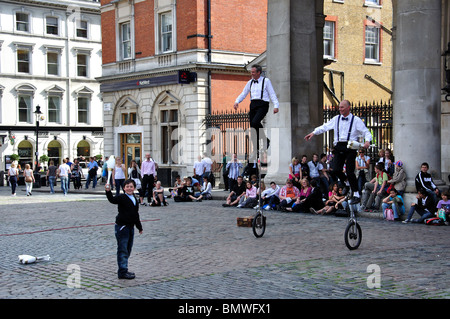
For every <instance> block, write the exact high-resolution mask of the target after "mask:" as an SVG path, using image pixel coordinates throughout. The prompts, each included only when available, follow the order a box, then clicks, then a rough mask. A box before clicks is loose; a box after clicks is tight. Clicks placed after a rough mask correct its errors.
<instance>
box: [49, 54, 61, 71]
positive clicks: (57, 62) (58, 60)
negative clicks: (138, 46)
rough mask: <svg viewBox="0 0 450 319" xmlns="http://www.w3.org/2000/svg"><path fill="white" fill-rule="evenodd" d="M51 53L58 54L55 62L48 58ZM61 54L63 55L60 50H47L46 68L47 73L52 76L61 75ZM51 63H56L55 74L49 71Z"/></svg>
mask: <svg viewBox="0 0 450 319" xmlns="http://www.w3.org/2000/svg"><path fill="white" fill-rule="evenodd" d="M49 54H51V55H53V54H56V63H55V62H53V61H52V62H50V61H49V59H48V58H49ZM60 56H61V54H60V52H58V51H53V50H48V51H47V68H46V70H47V75H50V76H59V75H60V65H61V59H60ZM50 65H56V74H53V73H50V72H49V66H50Z"/></svg>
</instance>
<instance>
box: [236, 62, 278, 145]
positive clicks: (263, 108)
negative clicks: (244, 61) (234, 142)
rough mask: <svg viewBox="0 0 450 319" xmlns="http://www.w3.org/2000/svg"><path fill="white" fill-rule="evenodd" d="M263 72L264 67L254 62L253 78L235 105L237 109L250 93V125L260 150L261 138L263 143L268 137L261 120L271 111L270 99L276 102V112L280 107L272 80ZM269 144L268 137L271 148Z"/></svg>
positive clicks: (274, 111) (274, 110)
mask: <svg viewBox="0 0 450 319" xmlns="http://www.w3.org/2000/svg"><path fill="white" fill-rule="evenodd" d="M261 73H262V67H261V66H260V65H258V64H254V65H253V66H252V69H251V75H252V79H251V80H250V81H248V82H247V84H246V85H245V87H244V90H243V91H242V93H241V94H240V95H239V96H238V97H237V99H236V101H235V103H234V106H233V107H234V109H235V110H237V108H238V107H239V103H241V102H242V101H243V100H244V99H245V97H246V96H247V95H248V94H249V93H250V112H249V118H250V127H251V128H253V129H255V130H256V149H257V150H258V152H259V140H260V138H261V139H262V140H263V143H265V140H264V139H266V135H265V134H264V130H263V126H262V124H261V122H262V120H263V119H264V117H265V116H266V114H267V112H268V111H269V101H272V102H273V104H274V109H273V113H274V114H276V113H278V108H279V102H278V98H277V95H276V94H275V90H274V89H273V86H272V82H271V81H270V80H269V79H268V78H266V77H263V76H261ZM260 130H261V132H260ZM260 135H261V136H260ZM269 145H270V140H269V139H267V148H269Z"/></svg>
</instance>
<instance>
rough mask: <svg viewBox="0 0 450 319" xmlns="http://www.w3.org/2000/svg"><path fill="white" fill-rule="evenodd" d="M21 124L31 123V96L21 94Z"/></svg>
mask: <svg viewBox="0 0 450 319" xmlns="http://www.w3.org/2000/svg"><path fill="white" fill-rule="evenodd" d="M18 98H19V122H25V123H31V95H23V94H19V96H18Z"/></svg>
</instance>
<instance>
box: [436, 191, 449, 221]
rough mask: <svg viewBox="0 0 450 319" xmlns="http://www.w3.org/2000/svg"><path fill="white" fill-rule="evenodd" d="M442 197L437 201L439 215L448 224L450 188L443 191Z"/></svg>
mask: <svg viewBox="0 0 450 319" xmlns="http://www.w3.org/2000/svg"><path fill="white" fill-rule="evenodd" d="M441 196H442V199H441V200H440V201H439V202H438V203H437V205H436V209H437V215H438V216H437V217H439V218H441V219H443V220H444V222H445V223H446V225H448V223H449V222H450V190H446V191H444V192H442V195H441Z"/></svg>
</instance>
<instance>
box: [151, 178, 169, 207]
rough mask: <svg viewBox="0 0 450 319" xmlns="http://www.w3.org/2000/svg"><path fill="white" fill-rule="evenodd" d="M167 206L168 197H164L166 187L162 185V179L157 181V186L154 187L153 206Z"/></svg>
mask: <svg viewBox="0 0 450 319" xmlns="http://www.w3.org/2000/svg"><path fill="white" fill-rule="evenodd" d="M161 204H163V205H164V206H167V202H166V199H165V198H164V188H163V187H162V186H161V181H157V182H156V185H155V188H153V201H152V204H151V206H161Z"/></svg>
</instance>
